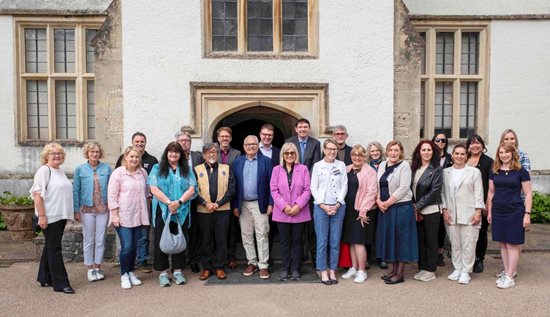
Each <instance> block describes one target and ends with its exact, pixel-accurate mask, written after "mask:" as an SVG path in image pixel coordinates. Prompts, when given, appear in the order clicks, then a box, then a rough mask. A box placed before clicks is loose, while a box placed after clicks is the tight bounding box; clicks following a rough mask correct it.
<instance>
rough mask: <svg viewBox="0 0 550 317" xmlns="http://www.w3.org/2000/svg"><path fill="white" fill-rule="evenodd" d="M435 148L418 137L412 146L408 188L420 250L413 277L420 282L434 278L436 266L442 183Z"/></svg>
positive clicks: (432, 144)
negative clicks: (414, 214) (414, 213)
mask: <svg viewBox="0 0 550 317" xmlns="http://www.w3.org/2000/svg"><path fill="white" fill-rule="evenodd" d="M438 152H439V149H438V148H437V146H436V145H435V144H434V143H433V142H432V141H429V140H424V141H420V143H418V145H417V146H416V148H415V149H414V152H413V158H412V163H411V170H412V175H413V176H412V180H413V182H412V185H411V188H412V191H413V200H414V210H415V212H416V229H417V233H418V250H419V254H418V269H419V272H418V273H416V274H415V275H414V279H415V280H418V281H423V282H428V281H431V280H433V279H435V271H436V269H437V260H438V248H437V236H438V232H439V219H440V218H441V211H440V209H439V204H441V187H442V185H443V179H442V176H441V168H440V166H439V157H440V156H439V153H438Z"/></svg>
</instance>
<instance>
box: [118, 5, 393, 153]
mask: <svg viewBox="0 0 550 317" xmlns="http://www.w3.org/2000/svg"><path fill="white" fill-rule="evenodd" d="M319 2H320V4H319V21H320V22H319V34H320V36H319V48H320V49H319V50H320V52H319V58H318V59H314V60H239V59H204V58H202V55H203V42H202V41H203V38H202V12H201V1H177V0H166V1H162V2H151V1H145V0H132V1H123V2H122V25H123V82H124V92H123V95H124V140H125V142H129V139H130V137H131V135H132V133H133V132H135V131H136V130H139V131H142V132H144V133H145V134H146V135H147V139H148V147H147V148H148V150H149V152H151V153H152V154H154V155H157V156H159V155H160V154H161V153H162V150H163V148H164V146H165V145H166V144H167V142H169V141H171V140H172V139H173V135H174V132H175V131H177V130H178V129H179V128H180V127H181V126H182V125H190V124H191V122H190V119H189V100H190V96H189V94H190V86H189V82H191V81H206V82H321V83H328V84H329V106H330V117H329V118H330V121H329V124H330V125H335V124H345V125H346V126H347V127H348V132H349V134H350V138H349V142H348V143H350V144H355V143H359V142H360V143H362V144H364V145H366V144H367V143H368V142H370V141H372V140H379V141H381V142H383V143H385V142H387V141H389V140H390V139H391V138H392V137H393V20H394V18H393V1H387V0H376V1H352V0H345V1H319ZM200 142H201V140H194V143H193V148H195V149H197V148H199V147H200V145H201V144H200Z"/></svg>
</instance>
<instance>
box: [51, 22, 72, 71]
mask: <svg viewBox="0 0 550 317" xmlns="http://www.w3.org/2000/svg"><path fill="white" fill-rule="evenodd" d="M74 33H75V31H74V29H56V30H55V31H54V56H55V57H54V59H55V72H56V73H74V72H75V38H74Z"/></svg>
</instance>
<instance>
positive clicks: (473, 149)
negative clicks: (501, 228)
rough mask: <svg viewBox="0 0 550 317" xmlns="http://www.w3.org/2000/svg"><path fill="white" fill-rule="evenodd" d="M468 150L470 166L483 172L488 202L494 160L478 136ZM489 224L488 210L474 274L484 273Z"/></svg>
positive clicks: (478, 243) (483, 213)
mask: <svg viewBox="0 0 550 317" xmlns="http://www.w3.org/2000/svg"><path fill="white" fill-rule="evenodd" d="M466 148H467V150H468V161H467V164H468V165H469V166H473V167H476V168H477V169H478V170H479V171H480V172H481V182H482V183H483V202H486V201H487V192H488V191H489V173H490V172H491V168H492V166H493V159H492V158H490V157H489V156H487V155H485V152H487V149H486V148H485V142H484V141H483V139H482V138H481V136H479V135H478V134H473V135H471V136H470V137H469V138H468V140H467V141H466ZM488 228H489V223H488V222H487V210H485V209H484V210H483V211H482V217H481V229H480V230H479V238H478V239H477V246H476V260H475V263H474V273H481V272H483V269H484V265H483V260H484V259H485V252H486V251H487V229H488Z"/></svg>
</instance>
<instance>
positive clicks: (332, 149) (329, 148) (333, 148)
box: [325, 147, 338, 151]
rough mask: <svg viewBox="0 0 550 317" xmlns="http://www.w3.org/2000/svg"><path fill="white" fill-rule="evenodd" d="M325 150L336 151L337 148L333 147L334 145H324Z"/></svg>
mask: <svg viewBox="0 0 550 317" xmlns="http://www.w3.org/2000/svg"><path fill="white" fill-rule="evenodd" d="M325 150H327V151H338V149H337V148H335V147H326V148H325Z"/></svg>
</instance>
